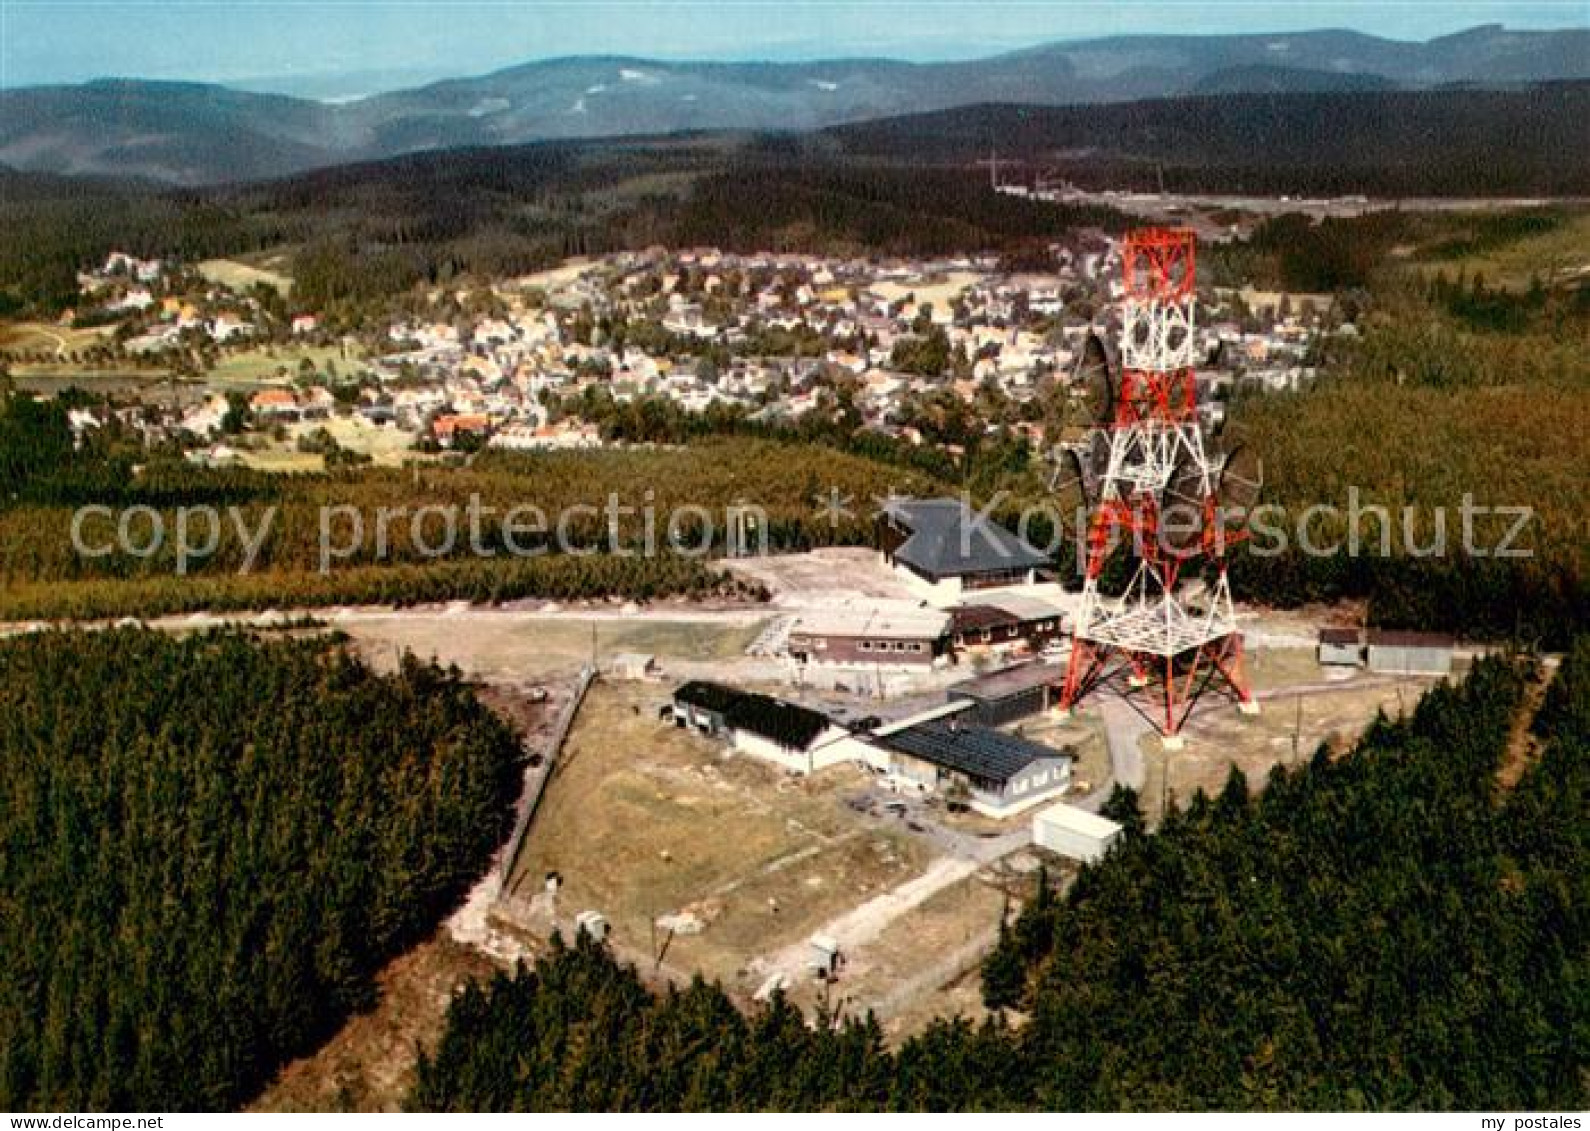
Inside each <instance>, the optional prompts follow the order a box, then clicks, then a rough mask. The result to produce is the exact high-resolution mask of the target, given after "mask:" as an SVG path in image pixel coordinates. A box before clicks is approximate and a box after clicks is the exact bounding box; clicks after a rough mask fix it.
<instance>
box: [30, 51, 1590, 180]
mask: <svg viewBox="0 0 1590 1131" xmlns="http://www.w3.org/2000/svg"><path fill="white" fill-rule="evenodd" d="M1579 78H1590V30H1585V29H1571V30H1563V31H1509V30H1506V29H1505V28H1502V27H1499V26H1495V25H1492V26H1487V27H1480V28H1474V29H1471V30H1469V31H1466V32H1462V33H1459V34H1457V35H1450V36H1444V37H1441V38H1439V39H1433V40H1430V41H1429V42H1426V43H1408V42H1401V41H1395V40H1387V39H1379V38H1376V37H1374V36H1368V35H1363V34H1360V33H1357V32H1350V31H1312V32H1302V33H1291V34H1281V35H1231V36H1169V35H1166V36H1129V37H1114V38H1108V39H1096V40H1087V41H1080V42H1068V43H1055V44H1046V45H1043V46H1039V47H1033V48H1029V49H1025V50H1021V51H1015V52H1010V53H1007V54H1002V55H996V56H992V57H990V58H987V59H979V60H973V61H969V62H955V63H905V62H900V61H897V60H890V59H842V60H832V61H819V62H807V63H758V62H746V63H692V62H683V63H681V62H661V61H657V60H649V59H640V58H631V57H620V56H589V57H586V56H581V57H573V58H562V59H549V60H545V61H540V62H533V63H526V64H523V65H521V66H516V67H510V68H508V69H506V70H501V71H497V72H495V73H493V74H489V75H484V76H479V77H475V78H460V79H449V80H445V81H442V82H437V83H432V84H429V85H427V86H422V87H417V88H415V89H412V90H402V91H395V92H392V93H387V94H380V95H376V96H373V97H371V98H366V99H362V100H360V101H357V102H351V103H342V104H329V103H322V102H314V101H309V100H305V99H298V98H291V97H288V96H285V95H270V94H252V93H245V92H241V91H235V90H231V89H228V88H226V87H222V86H213V85H207V84H201V83H171V82H147V81H141V80H134V79H115V80H102V81H96V82H91V83H85V84H82V85H78V86H52V87H29V88H22V89H17V90H6V91H0V163H4V164H7V165H10V166H12V167H14V168H17V169H23V170H33V171H42V172H54V173H67V174H103V175H116V176H136V177H144V178H150V179H154V180H159V181H164V182H168V183H175V184H190V185H197V184H208V183H214V182H219V181H230V180H240V181H241V180H254V179H260V178H266V177H275V176H283V175H287V174H291V173H294V172H299V171H302V170H306V169H313V168H317V167H322V166H327V165H334V164H341V163H345V162H350V161H360V160H373V159H380V158H384V157H390V156H395V155H399V154H403V153H410V152H423V151H428V150H435V149H449V148H456V147H461V146H499V145H516V144H522V143H526V142H532V141H541V140H549V139H570V138H606V137H623V136H634V135H658V134H669V133H677V132H682V131H691V130H813V129H821V128H824V127H830V126H838V125H844V124H847V123H853V122H862V121H868V120H873V119H880V118H888V117H891V116H897V115H901V114H910V113H922V112H931V111H938V110H952V109H956V108H959V107H965V106H972V105H979V104H984V103H1023V104H1029V105H1038V106H1066V105H1080V104H1090V103H1113V102H1128V101H1137V100H1142V99H1156V98H1169V97H1175V96H1180V95H1202V94H1211V95H1226V94H1267V93H1276V94H1279V93H1341V92H1353V91H1388V90H1423V89H1432V88H1440V87H1446V86H1463V87H1468V88H1474V89H1492V90H1494V89H1516V88H1519V87H1525V86H1528V85H1530V84H1534V83H1540V82H1546V81H1552V80H1558V79H1579Z"/></svg>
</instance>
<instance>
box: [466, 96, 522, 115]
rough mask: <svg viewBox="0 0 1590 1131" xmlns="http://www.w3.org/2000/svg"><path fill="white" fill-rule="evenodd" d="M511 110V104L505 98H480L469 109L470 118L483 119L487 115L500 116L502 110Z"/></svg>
mask: <svg viewBox="0 0 1590 1131" xmlns="http://www.w3.org/2000/svg"><path fill="white" fill-rule="evenodd" d="M512 108H513V103H512V102H509V101H508V100H507V99H506V98H482V99H481V100H480V101H479V102H477V103H475V104H474V105H473V106H471V107H470V108H469V116H470V117H471V118H484V117H485V116H486V115H487V114H501V113H502V112H503V111H504V110H509V109H512Z"/></svg>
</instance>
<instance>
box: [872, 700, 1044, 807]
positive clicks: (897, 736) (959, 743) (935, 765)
mask: <svg viewBox="0 0 1590 1131" xmlns="http://www.w3.org/2000/svg"><path fill="white" fill-rule="evenodd" d="M872 741H873V742H874V743H875V744H877V745H879V746H882V747H883V748H884V749H886V750H888V751H889V752H890V753H891V754H892V756H893V757H892V760H891V765H890V767H889V768H890V772H891V773H893V774H894V775H896V776H897V777H901V778H905V779H907V780H909V781H912V782H915V783H916V784H918V785H920V786H922V787H924V788H931V789H934V790H936V791H939V792H943V793H946V794H947V795H948V794H949V793H951V791H952V788H953V786H954V785H955V784H957V783H958V784H960V785H962V786H964V787H965V790H966V793H967V800H968V802H969V803H970V805H971V807H972V808H973V809H976V810H977V811H978V812H980V813H985V814H987V815H989V816H993V817H1004V816H1008V815H1009V814H1011V813H1015V812H1017V811H1019V810H1021V809H1024V808H1026V807H1027V806H1029V805H1032V804H1035V803H1036V802H1039V801H1042V800H1044V799H1046V798H1049V797H1053V796H1055V795H1056V794H1059V793H1063V792H1064V791H1065V790H1066V788H1067V787H1069V786H1070V784H1071V764H1072V762H1073V760H1074V754H1073V753H1072V751H1070V750H1056V749H1055V748H1054V747H1052V746H1043V745H1041V744H1039V743H1036V742H1029V741H1028V740H1027V739H1024V738H1018V737H1017V736H1016V735H1013V734H1007V733H1005V732H1004V731H998V730H993V729H991V728H989V727H985V726H979V725H976V724H972V723H963V722H960V721H959V720H958V719H954V718H933V719H927V720H924V721H922V722H918V723H913V724H911V725H909V726H904V727H894V728H890V727H885V728H881V729H879V730H878V731H875V732H874V733H873V737H872ZM946 787H950V788H946Z"/></svg>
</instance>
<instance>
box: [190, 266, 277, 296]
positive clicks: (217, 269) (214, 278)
mask: <svg viewBox="0 0 1590 1131" xmlns="http://www.w3.org/2000/svg"><path fill="white" fill-rule="evenodd" d="M195 270H197V271H198V272H199V274H200V275H202V276H204V278H206V279H208V280H209V281H210V282H212V283H219V284H220V285H221V286H223V287H230V288H231V289H232V290H234V291H246V290H248V289H249V288H250V287H253V286H257V285H259V284H261V283H263V284H265V286H267V287H274V288H275V289H276V290H278V291H281V292H282V293H283V294H286V293H287V292H288V291H289V290H291V289H292V285H293V281H292V279H290V278H288V277H287V276H286V275H283V274H281V273H279V272H277V271H267V270H265V269H263V268H260V267H254V266H251V265H250V264H247V263H243V262H240V261H239V260H236V259H206V260H204V261H203V262H201V263H199V264H197V265H196V267H195Z"/></svg>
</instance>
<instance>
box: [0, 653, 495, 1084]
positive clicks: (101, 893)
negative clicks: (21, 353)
mask: <svg viewBox="0 0 1590 1131" xmlns="http://www.w3.org/2000/svg"><path fill="white" fill-rule="evenodd" d="M522 757H523V756H522V753H521V750H520V746H519V742H518V739H517V737H516V736H515V735H514V734H513V732H512V731H511V730H510V729H509V728H508V727H507V726H506V725H504V724H503V723H501V722H500V721H498V720H497V719H496V718H495V717H493V716H492V715H490V714H489V713H488V712H487V711H486V710H485V709H484V708H483V707H481V706H480V705H479V704H478V703H477V702H476V700H475V698H474V696H473V695H472V693H471V692H470V690H469V689H468V687H467V686H465V685H464V684H463V683H462V682H461V681H460V680H459V678H458V677H457V675H456V673H454V674H448V673H446V672H443V671H441V670H439V669H437V668H435V667H433V666H428V665H422V664H419V663H417V662H415V661H414V660H412V658H409V659H405V661H404V662H403V664H402V665H401V667H400V669H399V670H398V671H397V672H396V673H395V674H393V675H391V676H377V675H375V674H374V673H372V672H371V671H369V670H368V669H366V668H365V667H363V666H362V665H361V664H359V663H358V662H357V661H356V660H355V659H353V658H352V657H351V656H350V655H349V654H347V653H346V652H344V651H343V650H342V649H341V648H340V647H338V646H336V645H335V644H333V643H331V642H329V641H327V640H325V639H303V640H291V639H276V640H272V641H269V642H266V641H262V640H259V639H254V638H250V637H247V636H243V635H237V634H209V635H200V636H193V637H189V638H186V639H176V638H174V637H170V636H167V635H164V634H158V633H148V632H141V631H105V632H96V633H68V634H62V633H46V634H39V635H34V636H26V637H18V638H15V639H12V640H9V641H6V642H4V643H3V644H0V801H3V804H0V953H4V955H5V962H4V964H3V966H0V1027H3V1029H4V1032H5V1039H4V1041H3V1042H0V1106H4V1107H6V1108H7V1109H9V1110H12V1111H21V1110H28V1109H39V1108H54V1109H63V1108H64V1109H69V1110H74V1109H75V1110H93V1111H128V1110H150V1109H153V1110H161V1111H172V1110H194V1109H211V1110H213V1109H227V1108H233V1107H236V1106H238V1105H240V1104H242V1103H243V1102H245V1101H246V1100H247V1099H248V1098H249V1097H250V1096H251V1095H253V1094H254V1093H255V1092H256V1091H258V1089H259V1088H261V1087H262V1086H263V1085H264V1084H265V1083H266V1082H267V1081H268V1080H269V1079H270V1078H271V1076H272V1074H273V1073H274V1072H275V1071H276V1069H277V1068H279V1067H280V1066H281V1065H282V1064H283V1063H285V1062H286V1061H287V1060H288V1059H290V1058H292V1057H294V1056H298V1055H302V1054H303V1053H306V1052H308V1051H309V1050H311V1049H313V1048H314V1047H316V1046H317V1045H318V1044H319V1043H320V1042H321V1041H323V1040H324V1039H325V1038H326V1037H327V1036H328V1035H330V1034H331V1033H332V1032H333V1031H334V1030H335V1029H336V1028H337V1026H339V1025H340V1024H341V1023H342V1022H343V1021H344V1020H345V1019H346V1018H347V1017H348V1015H349V1014H350V1013H352V1012H354V1011H357V1010H360V1009H364V1008H367V1007H368V1006H369V1005H370V1004H371V1003H372V1002H373V1000H374V996H375V984H374V975H375V973H376V971H377V970H378V969H379V968H380V967H381V966H382V965H383V964H384V963H386V962H387V961H388V960H390V959H391V958H392V957H394V956H395V955H397V954H399V953H401V952H402V951H403V950H405V949H407V948H408V947H410V946H412V945H413V944H414V943H415V942H417V941H418V940H419V939H421V938H422V937H424V936H425V935H426V934H427V933H428V932H430V931H431V930H432V929H434V927H435V925H436V923H437V922H438V920H439V919H440V918H441V917H442V916H443V915H444V914H445V913H446V912H447V911H448V910H449V909H450V908H451V907H452V906H453V905H454V904H455V903H456V902H457V900H458V899H459V898H460V897H461V896H462V895H463V893H464V892H465V890H466V889H467V887H468V885H469V884H470V883H471V882H472V881H473V880H474V879H475V878H476V877H477V876H479V875H480V874H481V872H482V871H483V869H484V868H485V866H486V863H487V861H488V859H489V857H490V855H491V852H492V850H493V849H494V848H495V847H496V846H497V844H498V843H500V841H501V839H502V838H503V837H504V836H505V835H506V833H507V827H508V823H509V821H510V820H511V817H512V801H513V798H514V797H515V796H516V795H517V792H518V787H519V776H520V768H521V764H522Z"/></svg>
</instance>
